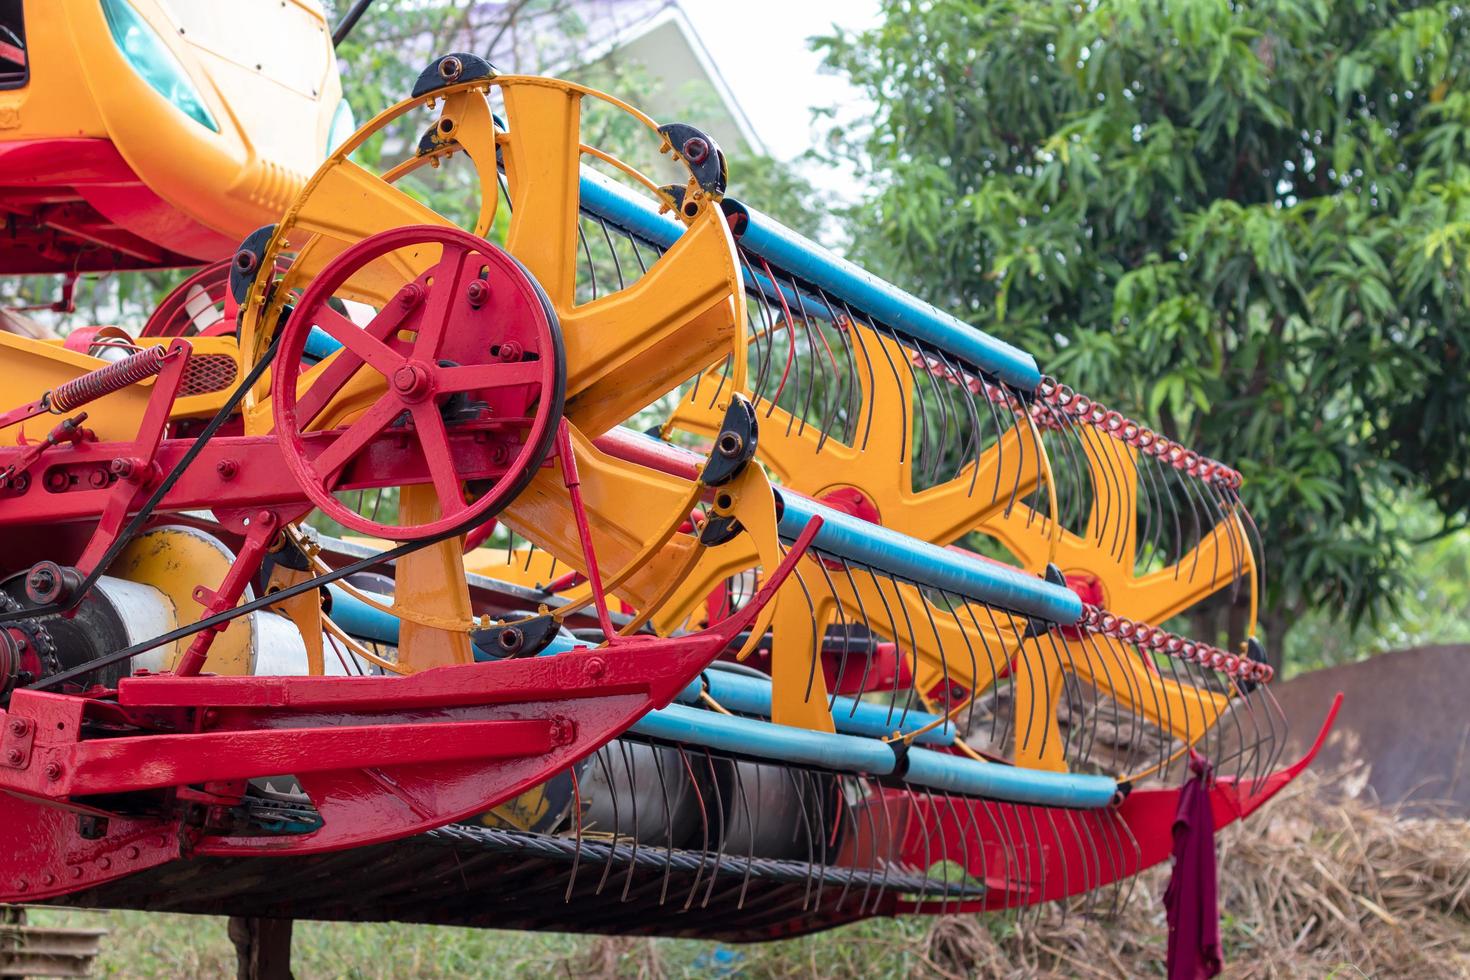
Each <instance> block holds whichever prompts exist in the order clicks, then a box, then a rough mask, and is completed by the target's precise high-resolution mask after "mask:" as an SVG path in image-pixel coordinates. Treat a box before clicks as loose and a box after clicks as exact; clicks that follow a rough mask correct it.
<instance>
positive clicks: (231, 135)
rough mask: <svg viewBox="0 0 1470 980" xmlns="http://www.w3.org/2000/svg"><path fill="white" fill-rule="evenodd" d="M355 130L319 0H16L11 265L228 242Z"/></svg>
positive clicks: (160, 261)
mask: <svg viewBox="0 0 1470 980" xmlns="http://www.w3.org/2000/svg"><path fill="white" fill-rule="evenodd" d="M353 128H354V126H353V120H352V113H351V111H350V110H349V109H348V108H347V104H346V102H345V101H343V99H342V87H341V83H340V82H339V80H338V73H337V61H336V57H335V56H334V54H333V49H332V39H331V32H330V30H329V29H328V26H327V23H326V20H325V17H324V15H323V12H322V8H321V6H320V4H319V3H317V2H315V0H286V2H281V0H232V2H231V3H228V4H200V3H167V2H165V0H0V208H3V211H4V213H5V217H6V228H5V231H4V234H3V236H0V273H4V274H16V273H66V274H74V273H77V272H103V271H112V270H118V269H151V268H166V267H177V266H190V265H198V264H200V263H203V262H211V261H215V260H218V259H222V258H225V257H227V256H228V255H230V254H231V253H232V252H233V251H234V250H235V247H236V245H238V244H239V242H240V240H241V239H242V238H243V237H244V236H245V234H246V233H247V232H249V231H250V230H251V229H252V228H256V227H259V226H260V225H263V224H267V223H269V222H271V221H274V220H276V219H277V218H279V217H280V215H281V214H282V213H283V212H284V211H285V210H286V208H287V207H288V206H289V205H290V203H291V201H292V199H293V198H294V197H295V196H296V194H297V193H298V192H299V191H300V190H301V188H302V186H303V185H304V184H305V182H306V178H307V176H308V175H310V174H311V173H312V171H314V170H315V169H316V167H317V165H318V164H319V163H321V161H322V159H323V158H324V157H325V156H326V154H327V151H328V150H329V149H330V148H331V147H332V146H334V145H336V144H337V143H340V142H341V141H342V140H343V139H345V138H346V137H347V136H348V135H350V134H351V132H352V130H353Z"/></svg>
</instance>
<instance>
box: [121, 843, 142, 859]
mask: <svg viewBox="0 0 1470 980" xmlns="http://www.w3.org/2000/svg"><path fill="white" fill-rule="evenodd" d="M123 853H124V854H126V855H127V856H128V857H130V858H135V857H137V856H138V849H137V848H136V847H134V846H133V845H131V844H129V845H128V847H127V849H126V850H124V851H123Z"/></svg>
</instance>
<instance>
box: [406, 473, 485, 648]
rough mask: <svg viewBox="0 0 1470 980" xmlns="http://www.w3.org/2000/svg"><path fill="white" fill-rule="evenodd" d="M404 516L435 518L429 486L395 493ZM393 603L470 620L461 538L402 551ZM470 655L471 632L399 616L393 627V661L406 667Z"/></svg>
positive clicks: (419, 519) (421, 519) (435, 502)
mask: <svg viewBox="0 0 1470 980" xmlns="http://www.w3.org/2000/svg"><path fill="white" fill-rule="evenodd" d="M398 507H399V511H400V513H401V514H402V516H403V519H404V520H406V521H409V522H411V523H421V522H427V521H431V520H435V519H437V518H438V516H439V501H438V499H437V498H436V497H435V496H434V488H433V487H429V486H412V487H404V488H403V489H402V490H401V491H400V494H399V498H398ZM393 605H394V606H395V607H396V608H398V609H402V610H410V609H411V610H414V611H415V612H421V613H426V614H428V615H430V616H440V617H444V618H447V619H459V620H462V621H464V622H469V621H470V620H471V619H472V618H473V615H474V610H473V609H472V608H471V606H470V587H469V585H468V584H467V583H466V582H465V578H464V549H463V548H462V547H461V539H460V538H449V539H447V540H444V541H440V542H439V543H438V544H431V545H429V546H428V547H427V548H420V549H419V550H417V551H413V552H410V553H409V554H406V555H404V556H403V557H402V558H400V559H398V561H397V562H396V563H395V565H394V570H393ZM474 659H475V655H474V650H473V648H472V647H471V645H470V636H469V633H468V632H467V631H463V630H441V629H435V628H434V627H432V626H421V625H419V624H418V623H415V622H413V621H412V620H411V619H407V618H404V619H402V620H401V621H400V623H399V626H398V663H399V665H400V666H403V667H406V668H408V669H409V670H414V671H419V670H428V669H429V668H431V667H444V666H447V665H449V664H467V663H471V662H473V661H474Z"/></svg>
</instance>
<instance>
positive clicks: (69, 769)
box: [0, 521, 820, 901]
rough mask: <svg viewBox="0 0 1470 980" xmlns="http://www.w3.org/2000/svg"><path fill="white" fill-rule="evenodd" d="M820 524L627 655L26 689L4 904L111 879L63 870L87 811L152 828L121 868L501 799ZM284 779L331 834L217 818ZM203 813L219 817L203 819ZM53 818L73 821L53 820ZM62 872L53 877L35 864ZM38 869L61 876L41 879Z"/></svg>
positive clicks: (628, 713) (597, 741)
mask: <svg viewBox="0 0 1470 980" xmlns="http://www.w3.org/2000/svg"><path fill="white" fill-rule="evenodd" d="M819 527H820V522H819V521H813V523H812V525H811V526H809V527H808V528H807V529H806V530H805V531H804V532H803V534H802V535H801V536H800V537H799V538H798V540H797V542H796V543H795V545H793V547H792V549H791V551H790V552H789V553H788V554H787V556H786V558H785V560H784V561H783V562H782V564H781V566H780V567H778V568H777V569H776V570H775V572H774V574H773V575H772V576H771V580H770V582H769V583H768V584H767V585H766V586H765V587H764V588H762V590H761V591H760V593H759V594H758V595H757V596H756V597H755V598H754V599H753V600H752V601H751V602H750V603H748V604H747V605H746V606H745V607H744V608H743V609H741V610H740V611H739V612H738V613H736V614H735V615H734V616H732V617H730V618H728V619H727V620H725V621H724V622H722V623H720V624H718V625H717V626H715V627H713V628H711V629H708V630H705V631H703V632H701V633H696V634H692V635H688V636H681V637H671V638H661V637H654V636H635V637H630V638H628V639H627V640H626V641H624V642H622V643H620V644H619V645H618V646H617V647H616V648H615V649H579V650H573V651H570V652H568V653H564V654H561V655H559V656H556V657H537V658H528V659H523V660H509V661H498V662H490V663H477V664H465V665H459V666H451V667H441V668H438V669H435V670H429V671H425V672H423V673H419V674H414V675H410V676H408V677H199V676H195V677H180V676H168V675H160V676H148V677H133V678H126V679H124V680H122V681H121V682H120V683H119V684H118V690H117V693H116V701H115V702H114V701H111V700H104V699H103V698H102V697H101V696H90V697H82V696H75V695H64V694H52V693H47V692H39V691H30V690H21V691H17V692H16V693H15V694H14V696H13V698H12V701H11V704H10V707H9V710H8V711H6V712H4V713H3V714H0V791H4V792H3V793H0V814H8V815H11V816H13V818H14V819H13V820H12V821H11V822H10V824H8V826H11V827H24V828H30V829H32V831H33V832H34V833H35V834H36V835H37V840H35V841H33V842H30V843H29V844H28V845H27V846H26V847H18V848H15V849H12V850H10V851H8V852H5V853H0V900H4V901H17V900H23V899H24V900H35V899H38V898H44V897H49V896H55V895H59V894H63V893H66V892H69V891H74V890H77V889H79V888H81V887H85V885H86V884H90V883H92V882H94V881H96V880H99V879H97V878H96V877H95V871H94V872H92V877H88V876H86V875H82V876H80V877H76V876H71V875H70V874H69V873H68V874H67V875H65V876H63V875H62V874H60V873H59V872H60V871H61V870H64V869H63V868H62V865H64V864H65V863H66V860H67V858H66V856H67V855H72V854H75V853H79V852H80V851H81V850H84V849H85V847H86V846H87V845H84V844H83V843H82V842H83V840H84V837H83V826H84V824H83V823H79V822H78V821H77V819H76V814H79V813H80V814H88V815H101V816H104V817H106V818H107V823H106V825H105V828H104V830H103V831H102V842H101V843H100V844H97V847H98V848H112V849H116V848H118V847H122V848H124V851H126V848H127V847H134V846H135V845H133V844H123V843H122V842H121V838H122V837H126V838H127V840H133V839H134V838H136V837H137V836H138V835H140V834H142V835H150V839H152V840H154V841H156V842H159V843H156V844H155V845H153V846H152V847H151V849H150V850H149V851H148V852H147V853H146V854H144V853H143V852H142V851H141V850H140V851H139V852H138V853H136V854H134V855H133V857H132V858H130V862H131V863H129V864H128V865H127V867H126V868H123V869H119V870H118V871H117V872H115V873H113V875H112V876H113V877H116V876H117V874H118V873H127V872H128V871H136V870H141V869H142V868H144V867H149V866H152V865H156V864H158V863H162V862H164V861H167V860H172V859H173V858H175V857H176V856H177V855H178V854H179V853H180V852H179V851H178V850H176V849H174V848H171V847H170V844H169V842H175V845H174V847H175V848H176V842H177V841H179V840H181V839H182V840H184V841H186V842H187V852H188V853H190V854H197V855H232V854H296V855H300V854H312V853H320V852H323V851H331V850H337V849H341V848H344V847H356V846H363V845H367V844H374V843H380V842H383V841H389V840H394V839H396V838H399V837H403V836H407V835H409V834H414V833H418V832H420V831H423V830H427V829H430V828H433V827H436V826H440V825H442V824H445V823H448V822H451V821H454V820H458V819H463V818H464V817H467V816H469V815H470V814H473V813H478V812H482V811H484V810H486V809H488V808H490V807H493V806H495V805H497V804H498V803H501V802H503V801H504V800H506V799H509V798H511V797H513V796H516V795H517V794H519V793H521V792H524V791H525V790H527V789H530V788H531V787H532V786H535V785H538V784H539V783H541V782H543V781H544V780H546V779H547V778H548V777H549V776H551V775H552V774H553V773H555V772H557V771H560V770H562V769H564V768H566V767H567V766H569V765H572V764H573V763H575V762H576V761H577V760H579V759H581V758H584V757H585V756H587V755H588V754H590V753H591V752H593V751H595V750H596V749H598V748H599V747H601V746H602V745H603V744H605V743H606V742H607V741H608V740H609V739H611V738H613V737H614V736H616V735H618V734H620V733H621V732H623V731H625V730H626V729H627V727H628V726H629V725H631V724H632V723H633V722H634V721H636V720H637V719H638V718H639V717H641V716H642V715H643V714H645V713H646V712H648V711H649V710H652V709H653V708H656V707H662V706H663V705H666V704H668V703H669V702H670V701H671V700H672V699H673V697H674V695H675V694H677V693H678V692H679V691H681V690H682V689H683V688H684V687H685V685H687V684H688V683H689V681H690V680H691V679H693V678H694V677H695V676H696V675H697V674H698V673H699V671H700V670H702V669H704V668H705V667H706V666H707V665H708V664H709V662H710V661H711V660H713V659H714V658H715V657H716V656H717V655H718V654H719V653H720V651H722V650H724V649H725V648H726V647H727V646H728V645H729V644H730V643H731V642H732V641H733V640H734V639H735V637H736V636H737V635H738V634H739V632H740V631H741V630H743V629H747V628H749V626H750V624H751V623H752V621H753V620H754V619H755V617H756V616H757V615H758V613H759V612H760V610H761V609H762V608H763V607H764V606H765V605H766V604H767V603H768V602H770V601H771V599H772V598H773V596H774V594H775V591H776V589H778V588H779V587H780V585H781V583H782V582H783V581H784V580H785V579H786V578H787V576H789V575H790V573H791V571H792V569H793V568H795V566H796V563H797V562H798V561H799V560H800V558H801V556H802V554H803V553H804V552H805V550H806V548H807V547H808V546H809V545H810V543H811V540H812V538H813V537H814V536H815V534H816V531H817V529H818V528H819ZM104 693H105V692H104ZM287 774H289V775H293V776H295V777H296V779H297V781H298V783H299V784H300V785H301V787H302V789H303V791H304V792H305V793H306V794H307V795H308V796H309V797H310V798H311V800H312V802H313V803H314V805H315V807H316V810H317V813H318V815H319V817H320V818H321V821H322V824H321V826H320V828H319V829H317V830H314V831H311V832H309V833H303V834H294V835H279V836H243V835H240V834H238V833H237V832H236V831H234V830H232V829H228V828H226V829H221V830H215V829H213V828H215V827H217V826H222V825H221V824H220V823H219V822H218V816H222V815H223V814H219V815H215V816H212V815H211V814H213V810H215V809H219V808H220V807H228V806H229V805H231V804H232V803H233V802H234V801H236V800H238V798H239V792H240V787H241V784H240V781H241V780H243V779H247V778H251V777H254V776H265V775H287ZM191 784H192V785H195V786H197V785H199V784H202V789H193V788H190V786H191ZM139 793H143V794H153V796H154V798H155V805H156V806H158V807H160V808H161V809H162V812H164V813H166V814H167V816H166V817H160V818H159V819H158V820H156V821H146V820H145V821H133V820H126V819H123V818H119V817H116V815H114V814H110V813H108V812H107V811H105V810H98V809H97V808H96V807H95V806H94V805H93V804H92V801H96V802H102V801H103V800H105V801H107V802H108V803H109V804H115V801H116V800H117V798H118V797H117V795H116V794H139ZM6 794H8V795H6ZM103 794H114V795H106V796H104V795H103ZM21 797H24V798H25V799H24V801H22V800H21V799H20V798H21ZM137 802H140V801H138V800H137V798H136V797H134V803H135V805H136V803H137ZM200 806H204V807H205V808H206V809H207V810H209V811H210V813H208V814H206V816H205V818H204V819H203V820H200V819H198V818H197V815H196V818H195V819H192V820H191V819H190V814H191V813H195V812H196V811H197V808H198V807H200ZM68 811H69V812H68ZM56 813H60V814H63V816H64V818H65V819H57V818H53V817H50V816H48V815H49V814H56ZM114 820H115V821H116V827H117V828H118V835H117V839H114V836H115V835H114V831H113V827H114ZM212 821H213V822H212ZM90 826H91V827H92V828H93V832H94V833H96V824H95V822H93V823H91V824H90ZM94 843H95V842H94ZM94 849H95V848H94ZM51 867H55V868H57V871H41V870H40V869H44V868H51ZM38 873H43V874H49V875H50V876H51V877H50V879H49V880H42V881H40V882H37V881H36V880H35V879H36V876H37V874H38ZM22 882H23V883H24V884H23V885H22Z"/></svg>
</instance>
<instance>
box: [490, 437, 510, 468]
mask: <svg viewBox="0 0 1470 980" xmlns="http://www.w3.org/2000/svg"><path fill="white" fill-rule="evenodd" d="M508 459H510V447H508V446H507V445H506V444H505V443H503V442H497V443H496V444H495V448H494V449H491V450H490V461H491V462H492V463H494V464H496V465H497V466H499V465H500V464H501V463H504V462H505V461H506V460H508Z"/></svg>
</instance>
